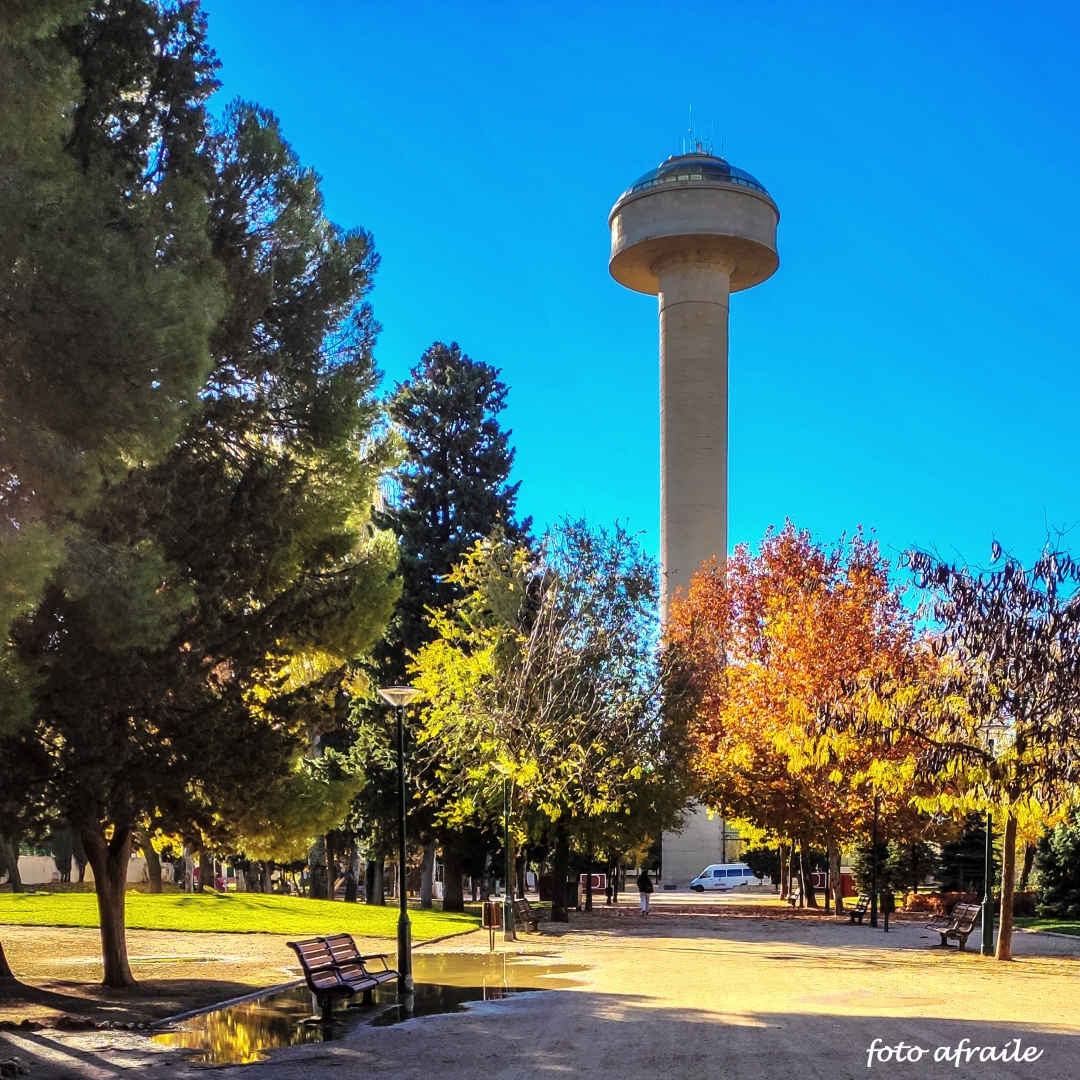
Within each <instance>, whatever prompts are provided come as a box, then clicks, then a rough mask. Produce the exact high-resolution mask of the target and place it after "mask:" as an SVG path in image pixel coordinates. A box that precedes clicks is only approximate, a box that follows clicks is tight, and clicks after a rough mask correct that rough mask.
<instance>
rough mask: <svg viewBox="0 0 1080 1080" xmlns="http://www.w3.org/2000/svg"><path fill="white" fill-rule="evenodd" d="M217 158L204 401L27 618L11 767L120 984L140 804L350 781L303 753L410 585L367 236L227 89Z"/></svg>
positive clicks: (189, 806)
mask: <svg viewBox="0 0 1080 1080" xmlns="http://www.w3.org/2000/svg"><path fill="white" fill-rule="evenodd" d="M129 6H130V5H129ZM122 7H123V6H122V5H121V6H119V7H118V10H120V8H122ZM110 10H111V6H110ZM123 10H127V8H123ZM134 36H135V37H137V36H138V35H137V34H135V35H134ZM118 40H124V41H126V40H127V37H124V36H122V35H121V36H120V37H119V38H118ZM208 164H209V167H210V170H211V181H210V213H209V216H208V224H207V230H208V239H209V242H210V244H211V247H212V250H213V252H214V257H215V259H216V260H217V262H218V265H219V268H220V272H221V277H222V279H223V280H225V281H227V282H228V289H229V291H228V304H227V308H226V313H225V315H224V317H223V318H222V319H221V321H220V322H219V324H218V325H217V326H216V327H215V331H214V337H213V342H212V344H213V357H214V367H213V370H212V372H211V374H210V377H209V379H208V380H207V381H206V382H205V383H204V385H203V388H202V390H201V391H200V394H199V413H198V416H197V417H194V418H192V419H191V420H190V422H189V423H188V424H187V426H186V427H185V429H184V430H183V432H182V434H181V437H180V438H179V439H178V440H177V441H175V443H174V445H173V446H172V448H171V449H169V450H168V452H167V453H166V454H165V456H164V457H163V459H162V460H161V461H159V462H158V463H156V464H153V463H147V464H145V465H138V466H137V467H134V468H131V469H130V471H129V473H128V474H127V475H126V476H124V477H122V478H119V479H116V480H113V481H106V482H105V484H104V490H103V492H102V494H101V496H100V497H99V499H98V500H97V501H96V502H95V503H94V504H93V505H91V506H88V507H86V508H84V509H82V510H81V511H80V513H79V515H78V524H79V528H80V539H79V542H78V543H77V544H74V545H69V548H68V550H67V552H66V557H65V559H64V561H63V562H62V564H61V565H60V566H59V567H58V568H57V570H56V571H55V572H54V573H53V575H52V576H51V578H50V580H49V581H48V584H47V586H46V589H45V593H44V599H43V601H42V603H41V604H40V605H39V606H38V608H37V610H36V611H34V612H33V614H32V615H30V616H24V617H23V618H22V619H20V620H19V621H17V622H16V623H15V625H14V628H13V640H14V642H15V644H16V646H17V648H18V650H19V656H20V660H21V661H22V663H23V664H24V665H25V666H26V667H27V668H28V669H29V670H31V671H32V673H33V675H34V677H35V678H36V679H37V681H38V689H37V691H36V693H35V713H34V723H33V725H32V726H30V727H27V728H24V729H21V730H20V731H19V732H18V733H17V734H16V735H15V736H12V737H9V738H8V740H7V741H6V744H5V745H4V747H3V748H2V749H3V753H2V755H0V757H2V759H3V769H4V772H5V775H3V776H0V789H2V790H4V791H6V792H8V791H11V790H14V789H21V790H23V791H24V792H25V793H26V798H27V799H28V800H29V798H30V795H31V794H32V792H33V791H39V792H42V793H43V794H44V795H45V796H46V797H47V802H48V803H49V804H50V805H51V806H52V807H54V808H56V810H58V811H59V812H60V813H62V814H63V815H64V817H65V818H66V819H67V820H68V821H69V822H70V823H71V825H72V827H73V829H74V830H75V831H76V835H77V836H78V837H79V839H81V842H82V845H83V847H84V848H85V851H86V854H87V857H88V859H89V862H90V864H91V866H92V867H93V869H94V876H95V886H96V889H97V893H98V906H99V912H100V918H101V935H102V953H103V960H104V967H105V982H106V984H107V985H126V984H130V983H131V982H132V977H131V972H130V968H129V966H128V962H127V953H126V942H125V935H124V878H125V876H126V869H127V861H128V853H129V851H130V849H131V845H132V842H133V839H134V836H135V832H136V830H137V829H138V828H139V827H140V826H143V825H145V824H146V823H147V822H148V821H149V820H151V819H152V820H153V821H154V822H156V823H160V824H161V825H162V827H163V828H165V829H166V831H168V832H179V833H182V834H183V835H185V836H186V837H189V838H191V839H201V838H202V837H210V838H214V839H216V840H218V841H219V842H223V841H224V840H225V839H227V838H228V837H230V836H242V837H244V838H246V839H247V840H248V841H249V842H251V844H252V846H253V847H257V846H258V844H259V842H260V840H261V839H264V836H263V835H261V834H265V832H266V830H267V829H268V828H272V827H273V822H272V821H270V822H269V824H267V821H266V819H267V815H268V813H269V814H271V815H272V814H273V813H274V812H278V811H280V812H282V813H285V812H286V811H287V812H288V814H289V815H290V820H289V822H288V825H289V830H290V833H292V832H294V831H295V829H296V825H295V820H294V819H295V816H296V814H295V810H296V806H295V805H284V803H283V800H285V802H287V801H288V800H287V796H289V795H290V794H291V795H293V796H295V798H294V799H293V803H294V804H295V802H296V801H297V800H299V801H303V800H304V799H306V800H307V801H308V802H309V803H310V802H312V801H315V802H321V801H322V798H323V795H328V796H329V797H330V798H332V799H337V798H338V795H339V793H340V791H341V787H340V785H341V784H342V783H345V782H346V779H347V777H348V775H349V774H350V773H355V766H354V763H353V762H351V761H349V760H348V759H346V758H344V757H342V756H341V755H336V754H334V753H329V754H324V755H323V756H322V757H320V758H319V759H318V760H317V761H308V760H307V759H308V758H309V757H314V756H315V755H314V754H313V753H312V752H311V751H312V739H313V736H318V735H319V733H320V732H323V731H325V730H327V729H329V728H331V727H333V726H334V725H335V724H337V723H338V722H339V721H340V720H341V719H342V717H343V715H344V707H343V693H342V690H343V682H344V681H345V680H346V679H347V672H348V665H349V664H351V663H352V661H353V660H354V658H356V657H358V656H361V655H363V654H364V653H365V652H366V651H367V650H368V649H370V647H371V646H372V644H373V643H374V642H375V641H376V640H377V639H378V638H379V637H380V636H381V634H382V633H383V630H384V628H385V626H386V623H387V621H388V619H389V617H390V614H391V612H392V610H393V604H394V602H395V600H396V598H397V595H398V591H399V586H398V585H397V583H396V582H395V581H394V580H393V573H394V570H395V568H396V562H397V552H396V545H395V543H394V540H393V537H392V535H390V534H389V533H387V532H385V531H378V530H377V529H375V528H374V527H373V524H372V521H371V510H372V505H373V502H374V498H375V493H376V486H377V482H378V478H379V477H380V475H381V474H382V473H383V471H384V470H385V469H386V468H387V467H388V466H389V465H390V463H391V462H390V452H389V448H388V445H387V443H386V441H385V440H380V439H378V438H374V437H373V429H374V425H375V424H376V422H377V420H378V418H379V415H380V413H379V408H378V404H377V402H376V401H375V399H374V391H375V388H376V385H377V373H376V371H375V368H374V363H373V358H372V345H373V342H374V339H375V334H376V331H377V325H376V324H375V322H374V319H373V317H372V313H371V310H370V307H369V306H368V305H367V303H366V301H365V294H366V293H367V291H368V289H369V288H370V284H371V277H372V274H373V273H374V271H375V268H376V266H377V256H376V254H375V252H374V249H373V246H372V243H371V238H370V237H369V236H368V235H367V234H366V233H364V232H362V231H359V230H356V231H352V232H345V231H343V230H341V229H339V228H338V227H337V226H335V225H333V224H332V223H330V222H328V221H327V220H326V218H325V216H324V213H323V205H322V197H321V194H320V192H319V185H318V178H317V177H316V176H315V175H314V173H312V172H311V170H309V169H306V168H304V167H303V166H302V165H301V164H300V163H299V161H298V160H297V158H296V156H295V154H293V152H292V151H291V149H290V148H289V146H288V144H287V143H285V142H284V140H283V139H282V137H281V134H280V132H279V130H278V125H277V122H276V120H275V119H274V118H273V117H272V116H271V115H270V114H268V113H266V112H264V111H262V110H259V109H257V108H254V107H252V106H248V105H243V104H238V105H235V106H233V107H231V108H230V109H229V110H228V111H227V115H226V117H225V120H224V123H223V126H222V128H221V130H220V131H218V132H215V133H214V137H213V139H212V141H211V143H210V157H209V162H208ZM151 585H152V586H153V588H152V589H151V588H150V586H151ZM353 790H355V784H353ZM260 807H262V809H263V812H262V813H261V814H260V812H259V810H260ZM312 817H313V819H314V818H316V817H317V815H316V814H313V815H312ZM313 825H315V826H316V827H319V828H323V827H325V824H324V823H317V822H315V821H314V820H313ZM288 840H289V842H292V841H293V838H292V836H290V837H289V838H288Z"/></svg>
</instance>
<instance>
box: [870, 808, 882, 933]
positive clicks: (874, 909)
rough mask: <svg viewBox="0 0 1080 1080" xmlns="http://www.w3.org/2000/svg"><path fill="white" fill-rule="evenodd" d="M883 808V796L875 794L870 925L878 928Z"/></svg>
mask: <svg viewBox="0 0 1080 1080" xmlns="http://www.w3.org/2000/svg"><path fill="white" fill-rule="evenodd" d="M880 807H881V796H880V795H879V794H878V793H877V792H876V791H875V792H874V856H873V862H872V864H871V866H872V867H873V869H872V872H871V877H870V925H871V926H872V927H874V928H875V929H876V928H877V908H878V903H877V901H878V895H877V893H878V889H877V856H878V835H877V828H878V813H879V811H880Z"/></svg>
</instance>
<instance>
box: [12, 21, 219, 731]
mask: <svg viewBox="0 0 1080 1080" xmlns="http://www.w3.org/2000/svg"><path fill="white" fill-rule="evenodd" d="M203 29H204V25H203V17H202V15H201V14H200V13H199V9H198V4H197V3H195V2H169V3H164V2H163V3H159V4H155V3H152V2H149V0H93V2H91V0H83V2H78V0H38V2H37V3H33V4H27V3H21V4H5V5H3V7H2V8H0V312H2V318H0V730H2V729H3V728H4V727H7V728H9V729H10V728H11V727H13V726H14V725H15V724H17V723H18V722H19V721H20V720H21V719H25V717H26V716H27V714H28V711H29V709H30V688H31V683H30V681H29V680H28V677H27V673H26V672H25V671H24V670H23V669H21V668H20V667H19V665H18V664H17V663H16V661H15V658H14V657H13V655H12V653H11V650H10V648H9V647H8V646H7V642H6V639H7V632H8V628H9V627H10V625H11V622H12V620H13V619H14V618H16V617H17V616H19V615H20V614H24V613H26V612H28V611H31V610H32V609H33V608H34V606H35V605H36V604H37V603H38V602H39V600H40V598H41V589H42V587H43V585H44V582H45V580H46V578H47V576H48V575H49V573H50V572H51V570H52V569H53V568H54V567H55V566H56V565H57V564H58V563H59V562H60V561H62V560H63V558H64V556H65V553H66V551H67V549H68V547H69V545H71V544H78V543H80V542H81V540H82V539H83V538H82V536H81V533H80V529H79V526H78V523H77V521H76V520H75V518H76V516H77V513H78V512H79V511H80V510H81V509H84V508H85V507H86V506H87V505H88V503H89V502H90V501H91V500H92V499H93V498H94V497H95V496H96V495H97V494H98V493H99V492H100V491H101V488H102V484H103V483H105V484H108V483H110V482H115V481H116V480H118V479H119V478H120V477H122V476H123V474H124V473H126V471H127V470H128V469H129V468H130V467H131V465H132V464H133V463H140V462H149V461H154V460H158V459H160V458H161V456H162V455H163V454H164V453H165V452H166V450H167V449H168V447H169V446H170V445H171V444H172V441H173V439H174V438H175V436H176V434H177V432H178V431H179V428H180V425H181V423H182V422H183V420H184V418H185V416H186V415H187V414H188V413H189V412H190V410H191V408H192V406H193V405H194V403H195V402H196V400H197V392H198V390H199V387H200V385H201V384H202V382H203V380H204V379H205V377H206V375H207V373H208V371H209V369H210V365H211V358H210V351H209V336H210V334H211V332H212V330H213V327H214V324H215V322H216V320H217V317H218V316H219V315H220V313H221V308H222V301H223V293H222V285H223V282H222V276H221V271H220V266H219V265H218V263H217V261H216V260H215V259H214V258H213V254H212V251H211V243H210V237H209V236H208V233H207V228H206V226H207V212H208V203H209V200H208V183H209V181H210V179H211V178H212V172H213V170H212V168H211V165H210V159H209V154H208V146H207V140H206V130H205V110H204V107H203V106H204V102H205V100H206V98H207V97H208V96H209V95H210V94H211V93H212V92H213V91H214V90H215V89H216V88H217V82H216V80H215V78H214V69H215V66H216V65H215V63H214V61H213V58H212V57H211V56H210V54H209V52H208V51H207V50H206V48H205V45H204V42H203Z"/></svg>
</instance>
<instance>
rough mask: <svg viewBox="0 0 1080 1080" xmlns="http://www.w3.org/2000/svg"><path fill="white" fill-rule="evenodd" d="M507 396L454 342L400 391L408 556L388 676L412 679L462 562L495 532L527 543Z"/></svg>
mask: <svg viewBox="0 0 1080 1080" xmlns="http://www.w3.org/2000/svg"><path fill="white" fill-rule="evenodd" d="M506 396H507V387H506V385H505V384H504V383H503V382H501V381H500V380H499V372H498V370H497V369H496V368H493V367H491V366H490V365H488V364H484V363H479V362H477V361H475V360H472V359H471V358H470V357H468V356H466V355H465V353H463V352H462V351H461V348H460V347H459V346H458V344H457V343H456V342H452V343H451V344H450V345H444V344H442V343H441V342H435V344H433V345H432V346H431V348H430V349H428V350H427V352H425V353H424V355H423V357H421V360H420V363H419V364H418V365H417V366H416V367H415V368H413V370H412V372H411V373H410V377H409V380H408V381H407V382H406V383H404V384H403V385H402V386H400V387H399V388H398V391H397V393H396V394H395V396H394V398H393V400H392V401H391V403H390V415H391V416H392V417H393V419H394V420H395V421H396V422H397V424H398V427H399V429H400V430H401V433H402V435H403V437H404V440H405V446H406V452H407V456H406V459H405V463H404V465H403V467H402V469H401V471H400V474H399V476H400V483H401V497H400V500H399V501H398V505H397V506H396V507H395V508H394V509H393V510H392V511H391V512H390V513H389V514H388V515H387V519H386V522H387V524H388V525H389V526H390V527H392V528H393V529H394V531H395V532H396V533H397V535H398V542H399V544H400V548H401V576H402V592H401V601H400V603H399V604H398V608H397V612H396V613H395V617H394V625H393V627H392V629H391V632H390V634H389V635H388V642H387V645H386V646H385V647H383V648H382V649H381V650H380V652H379V659H380V662H381V663H382V664H383V665H385V669H386V670H387V673H389V670H390V669H393V671H395V672H396V673H398V674H400V675H401V676H404V675H405V665H406V657H407V656H410V655H415V653H416V651H417V650H418V649H419V648H420V646H421V645H423V644H424V643H425V642H427V641H431V640H433V638H434V637H435V633H434V631H433V630H431V628H430V627H429V625H428V619H429V614H430V612H431V611H432V610H437V609H441V608H444V607H446V606H447V605H448V604H451V603H453V602H454V601H455V600H458V599H460V598H461V591H460V587H459V586H457V585H455V584H454V582H453V581H451V580H450V575H451V571H452V570H453V569H454V567H455V566H457V564H458V562H459V561H460V560H461V558H462V556H463V555H464V554H465V553H466V552H467V551H468V550H469V549H470V548H471V547H472V546H473V545H474V544H475V543H476V541H477V540H483V539H484V538H486V537H488V536H490V535H491V534H492V533H493V532H494V531H495V530H496V529H497V528H501V529H502V532H503V534H504V535H505V536H506V538H507V539H508V540H509V541H510V542H512V543H521V542H523V541H525V540H527V537H528V531H529V526H530V524H531V522H532V519H531V518H529V519H526V520H525V521H524V522H522V523H521V524H520V525H519V524H518V522H517V521H516V520H515V517H514V514H515V504H516V502H517V494H518V488H519V487H520V484H511V483H509V477H510V470H511V468H512V467H513V464H514V450H513V448H512V447H511V446H510V435H511V434H512V432H511V431H510V430H504V429H503V428H502V427H501V426H500V414H501V413H502V411H503V410H504V409H505V408H506Z"/></svg>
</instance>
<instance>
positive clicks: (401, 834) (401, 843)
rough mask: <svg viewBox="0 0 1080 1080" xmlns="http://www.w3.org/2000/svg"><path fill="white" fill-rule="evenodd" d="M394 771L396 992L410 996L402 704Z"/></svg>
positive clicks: (411, 985) (409, 928) (403, 712)
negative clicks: (398, 797) (396, 797)
mask: <svg viewBox="0 0 1080 1080" xmlns="http://www.w3.org/2000/svg"><path fill="white" fill-rule="evenodd" d="M397 768H398V791H399V794H400V795H401V802H400V805H399V806H398V911H399V915H398V923H397V951H398V975H400V979H399V980H398V989H399V990H400V991H401V992H402V993H403V994H411V993H412V989H413V978H412V923H411V922H409V900H408V894H407V890H408V887H409V870H408V867H407V865H406V862H405V860H406V858H407V855H406V851H405V811H406V803H405V705H404V703H402V704H400V705H399V706H398V720H397Z"/></svg>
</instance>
